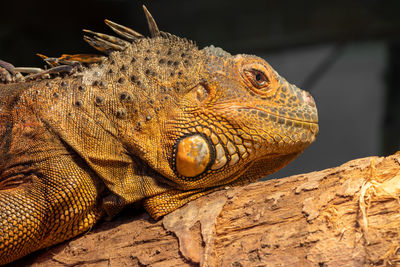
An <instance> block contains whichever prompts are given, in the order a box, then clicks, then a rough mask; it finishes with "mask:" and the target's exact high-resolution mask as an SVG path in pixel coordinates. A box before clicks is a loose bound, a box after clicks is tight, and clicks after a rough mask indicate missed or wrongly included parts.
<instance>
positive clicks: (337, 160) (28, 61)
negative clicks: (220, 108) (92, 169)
mask: <svg viewBox="0 0 400 267" xmlns="http://www.w3.org/2000/svg"><path fill="white" fill-rule="evenodd" d="M142 4H146V6H147V7H148V9H149V10H150V12H151V13H152V14H153V16H154V17H155V19H156V21H157V23H158V25H159V27H160V29H161V30H164V31H168V32H171V33H173V34H176V35H178V36H182V37H187V38H188V39H192V40H195V41H196V42H197V44H198V45H199V46H200V47H203V46H206V45H210V44H214V45H216V46H220V47H222V48H224V49H225V50H227V51H229V52H231V53H234V54H235V53H250V54H256V55H258V56H261V57H263V58H265V59H266V60H267V61H268V62H269V63H270V64H271V65H272V66H273V67H274V68H275V69H276V70H277V71H278V72H279V73H280V74H281V75H282V76H284V77H285V78H286V79H287V80H288V81H290V82H292V83H295V84H296V85H298V86H299V87H301V88H303V89H306V90H310V91H311V93H312V95H313V96H314V97H315V99H316V102H317V106H318V109H319V117H320V134H319V136H318V138H317V141H316V142H315V143H314V144H313V145H312V146H311V147H310V148H309V149H307V150H306V152H305V153H304V154H303V155H302V156H301V157H299V158H298V159H296V160H295V161H294V162H293V163H291V164H290V165H289V166H288V167H287V168H285V169H284V170H282V171H280V172H278V173H277V174H274V175H272V177H282V176H286V175H290V174H295V173H303V172H308V171H313V170H320V169H324V168H327V167H333V166H336V165H338V164H341V163H344V162H346V161H348V160H350V159H354V158H358V157H365V156H372V155H389V154H391V153H394V152H395V151H397V150H398V149H399V146H400V105H399V103H400V90H399V86H400V76H399V75H400V42H399V37H400V15H399V12H400V1H398V0H392V1H385V0H365V1H361V0H340V1H321V0H304V1H298V0H293V1H288V0H286V1H276V0H274V1H270V0H258V1H257V0H246V1H243V0H229V1H228V0H226V1H217V0H213V1H212V0H202V1H199V0H180V1H178V0H168V1H166V0H153V1H128V0H91V1H83V0H82V1H75V0H72V1H40V0H39V1H14V2H11V1H2V3H1V4H0V11H1V12H0V59H2V60H5V61H8V62H11V63H13V64H14V65H15V66H43V62H41V60H40V59H39V58H38V57H37V56H35V53H42V54H45V55H48V56H60V55H61V54H63V53H67V54H74V53H93V52H94V50H93V49H92V48H90V47H89V46H88V45H87V44H86V43H85V42H83V41H82V33H81V29H82V28H88V29H91V30H95V31H99V32H105V33H111V31H110V30H109V29H107V27H106V25H105V24H103V20H104V19H105V18H108V19H110V20H113V21H115V22H118V23H120V24H123V25H126V26H129V27H132V28H133V29H135V30H137V31H139V32H141V33H145V34H148V30H147V27H146V20H145V17H144V13H143V11H142V9H141V5H142Z"/></svg>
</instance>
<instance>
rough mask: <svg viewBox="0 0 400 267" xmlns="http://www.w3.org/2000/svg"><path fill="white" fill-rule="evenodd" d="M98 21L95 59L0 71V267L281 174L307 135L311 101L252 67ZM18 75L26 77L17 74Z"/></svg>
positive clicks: (314, 129)
mask: <svg viewBox="0 0 400 267" xmlns="http://www.w3.org/2000/svg"><path fill="white" fill-rule="evenodd" d="M144 9H145V14H146V18H147V20H148V23H149V28H150V33H151V37H144V36H143V35H141V34H140V33H137V32H135V31H133V30H132V29H130V28H127V27H125V26H122V25H119V24H116V23H114V22H111V21H108V20H106V21H105V22H106V24H107V25H108V26H110V27H111V29H112V30H113V31H114V32H116V34H117V35H119V37H115V36H111V35H106V34H102V33H96V32H92V31H89V30H84V31H85V33H87V34H88V35H87V36H85V37H84V40H85V41H87V42H88V43H89V44H90V45H92V46H93V47H94V48H96V49H97V50H99V51H101V52H103V53H104V54H105V56H102V55H83V54H76V55H62V56H61V57H59V58H49V57H46V56H44V55H40V56H41V57H42V58H43V59H44V61H45V62H46V63H47V64H49V65H50V68H49V69H46V70H42V69H39V68H15V67H14V66H12V65H11V64H9V63H6V62H4V61H0V264H4V263H8V262H11V261H13V260H15V259H18V258H20V257H22V256H24V255H26V254H29V253H31V252H33V251H35V250H37V249H40V248H44V247H47V246H50V245H53V244H56V243H59V242H62V241H64V240H67V239H69V238H72V237H74V236H76V235H79V234H81V233H84V232H85V231H88V230H89V229H90V228H91V227H93V225H94V224H95V223H96V222H97V221H98V220H99V219H100V218H102V217H106V216H108V217H113V216H115V215H116V214H117V213H118V212H119V211H120V210H121V209H122V208H124V207H125V206H126V205H128V204H130V203H134V202H139V201H141V202H142V203H143V205H144V207H145V208H146V210H147V211H148V212H149V214H150V215H151V216H152V217H153V218H155V219H158V218H160V217H162V216H163V215H165V214H167V213H169V212H171V211H173V210H175V209H177V208H179V207H180V206H182V205H184V204H185V203H187V202H188V201H190V200H192V199H195V198H198V197H200V196H202V195H204V194H208V193H210V192H213V191H215V190H218V189H220V188H224V187H225V186H227V185H229V186H234V185H243V184H247V183H249V182H252V181H255V180H257V179H259V178H261V177H264V176H266V175H268V174H271V173H273V172H275V171H276V170H278V169H280V168H282V167H284V166H285V165H286V164H288V163H289V162H290V161H291V160H293V159H294V158H295V157H296V156H298V155H299V154H301V152H302V151H303V150H304V149H305V148H306V147H307V146H309V145H310V144H311V143H312V142H313V141H314V139H315V137H316V135H317V133H318V124H317V122H318V117H317V110H316V106H315V103H314V100H313V99H312V97H311V96H310V95H309V94H308V93H307V92H305V91H302V90H300V89H299V88H297V87H296V86H295V85H292V84H290V83H288V82H287V81H286V80H285V79H284V78H282V77H281V76H279V74H277V73H276V72H275V71H274V70H273V69H272V67H271V66H269V65H268V63H266V62H265V61H264V60H262V59H260V58H258V57H256V56H250V55H231V54H229V53H228V52H226V51H224V50H222V49H221V48H217V47H214V46H209V47H205V48H203V49H199V48H198V47H197V46H196V45H195V44H194V43H193V42H192V41H189V40H186V39H182V38H179V37H176V36H174V35H171V34H169V33H164V32H161V31H159V29H158V26H157V24H156V23H155V21H154V19H153V18H152V16H151V15H150V13H149V12H148V11H147V9H146V8H144ZM22 72H27V73H28V74H26V75H23V74H22Z"/></svg>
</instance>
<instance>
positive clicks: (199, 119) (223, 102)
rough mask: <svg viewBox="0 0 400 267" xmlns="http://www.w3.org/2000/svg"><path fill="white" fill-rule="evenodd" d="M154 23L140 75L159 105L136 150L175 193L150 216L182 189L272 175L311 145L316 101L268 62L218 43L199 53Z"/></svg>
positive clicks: (152, 205) (158, 200) (156, 201)
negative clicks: (160, 30)
mask: <svg viewBox="0 0 400 267" xmlns="http://www.w3.org/2000/svg"><path fill="white" fill-rule="evenodd" d="M150 25H153V31H154V32H153V38H152V39H143V40H141V41H138V42H137V43H136V44H135V49H136V50H141V51H148V54H149V55H150V56H149V57H148V59H147V61H148V63H146V61H145V59H146V58H144V59H142V61H141V62H142V68H143V69H142V71H141V74H140V75H141V77H142V78H141V80H145V81H147V82H148V84H147V85H146V86H145V88H147V89H146V90H147V91H148V92H149V91H152V92H153V93H149V95H151V96H152V97H153V98H154V103H157V104H155V105H154V106H155V110H156V112H155V113H154V115H153V114H152V115H150V116H152V117H154V120H152V121H151V120H149V121H147V122H146V121H144V122H143V123H142V124H141V129H140V130H139V131H137V132H136V140H137V142H136V144H135V147H136V149H137V148H139V149H137V150H136V151H140V153H139V154H140V155H141V158H142V159H143V160H144V161H146V162H147V163H148V164H149V165H150V166H151V167H152V168H153V169H154V170H155V171H156V172H157V173H159V174H161V175H162V176H163V177H165V178H166V179H167V180H168V181H169V182H170V183H171V184H172V185H173V188H174V190H171V191H169V192H167V193H164V194H161V195H159V196H156V197H153V198H152V200H149V201H147V209H148V210H149V211H150V213H151V214H152V215H153V216H155V217H157V216H159V215H161V214H163V213H165V210H163V209H164V208H165V207H168V206H173V205H175V204H176V203H180V204H181V203H183V202H185V200H183V199H188V198H190V197H188V193H184V192H182V191H186V190H194V191H193V192H199V190H200V192H205V191H207V190H209V189H210V188H211V190H213V189H214V188H217V187H218V186H224V185H229V184H240V183H246V182H249V181H254V180H256V179H259V178H261V177H264V176H266V175H268V174H270V173H273V172H275V171H276V170H278V169H280V168H282V167H283V166H285V165H286V164H288V163H289V162H290V161H291V160H293V159H294V158H295V157H296V156H298V155H299V154H300V153H301V152H302V151H303V150H304V149H305V148H306V147H308V146H309V145H310V144H311V143H312V142H313V141H314V139H315V137H316V135H317V133H318V124H317V122H318V117H317V109H316V106H315V103H314V100H313V98H312V97H311V95H310V94H309V93H307V92H306V91H303V90H300V89H299V88H297V87H296V86H295V85H292V84H290V83H288V82H287V81H286V80H285V79H284V78H282V77H281V76H279V74H278V73H277V72H276V71H275V70H274V69H273V68H272V67H271V66H270V65H269V64H268V63H267V62H266V61H265V60H263V59H261V58H259V57H256V56H250V55H231V54H229V53H227V52H225V51H224V50H222V49H221V48H216V47H213V46H209V47H206V48H203V49H201V50H199V49H198V48H197V47H196V46H195V45H194V44H193V43H192V42H190V41H187V40H186V39H181V38H178V37H175V36H172V35H169V34H165V33H162V32H158V31H157V30H154V29H157V28H156V27H155V26H154V25H155V23H154V22H153V23H150ZM132 53H133V54H134V53H135V52H132ZM142 58H143V57H142ZM139 61H140V60H139ZM149 88H151V89H149ZM136 90H137V89H136ZM150 110H154V109H149V111H148V112H152V111H150ZM175 189H178V191H176V190H175ZM180 190H182V191H180ZM189 192H190V191H189ZM189 194H190V193H189ZM179 196H183V197H181V198H180V197H179ZM190 196H192V195H190ZM177 199H179V201H178V200H177ZM174 203H175V204H174ZM162 206H164V208H161V207H162ZM165 209H168V208H165Z"/></svg>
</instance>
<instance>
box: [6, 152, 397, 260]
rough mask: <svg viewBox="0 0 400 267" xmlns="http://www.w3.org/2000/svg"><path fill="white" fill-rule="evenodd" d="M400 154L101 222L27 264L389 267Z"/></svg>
mask: <svg viewBox="0 0 400 267" xmlns="http://www.w3.org/2000/svg"><path fill="white" fill-rule="evenodd" d="M399 195H400V154H399V153H398V154H395V155H392V156H389V157H386V158H383V157H381V158H379V157H369V158H362V159H357V160H353V161H350V162H347V163H345V164H343V165H341V166H339V167H336V168H331V169H326V170H323V171H318V172H312V173H307V174H300V175H296V176H291V177H287V178H284V179H279V180H268V181H263V182H257V183H253V184H250V185H247V186H244V187H234V188H227V189H226V190H223V191H219V192H215V193H213V194H210V195H207V196H204V197H202V198H200V199H198V200H195V201H192V202H191V203H189V204H188V205H186V206H184V207H182V208H181V209H179V210H177V211H175V212H173V213H171V214H169V215H167V216H165V217H164V218H163V219H162V220H160V221H157V222H156V221H153V220H152V219H150V218H149V216H148V215H147V214H146V213H143V214H141V215H139V216H136V217H135V216H134V215H129V212H132V213H133V211H129V210H128V211H125V213H124V215H123V216H120V217H118V218H116V219H115V220H114V221H111V222H103V223H100V224H99V225H97V226H96V228H95V229H93V230H92V231H90V232H89V233H86V234H85V235H82V236H80V237H78V238H76V239H74V240H72V241H69V242H65V243H63V244H60V245H58V246H55V247H53V248H50V249H47V250H44V251H41V252H39V253H35V254H34V255H31V256H28V257H27V258H25V259H22V260H20V261H17V262H16V263H14V264H15V265H21V264H24V265H29V266H199V265H200V266H388V265H389V266H390V265H393V266H395V265H396V264H400V235H399V233H400V202H399Z"/></svg>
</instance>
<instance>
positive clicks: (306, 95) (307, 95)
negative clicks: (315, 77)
mask: <svg viewBox="0 0 400 267" xmlns="http://www.w3.org/2000/svg"><path fill="white" fill-rule="evenodd" d="M303 100H304V102H306V103H307V104H308V105H310V106H312V107H314V108H315V101H314V98H313V97H312V96H311V95H310V93H309V92H307V91H303Z"/></svg>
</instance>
